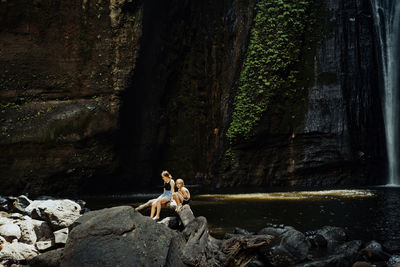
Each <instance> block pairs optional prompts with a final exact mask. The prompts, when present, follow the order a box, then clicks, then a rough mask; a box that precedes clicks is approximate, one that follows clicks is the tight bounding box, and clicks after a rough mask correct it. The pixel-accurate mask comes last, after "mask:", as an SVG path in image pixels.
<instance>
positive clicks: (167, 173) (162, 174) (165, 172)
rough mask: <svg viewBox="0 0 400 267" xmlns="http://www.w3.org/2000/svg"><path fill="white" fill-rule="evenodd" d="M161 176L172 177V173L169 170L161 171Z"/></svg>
mask: <svg viewBox="0 0 400 267" xmlns="http://www.w3.org/2000/svg"><path fill="white" fill-rule="evenodd" d="M161 176H163V177H168V178H170V179H172V175H171V174H169V172H168V171H163V172H162V173H161Z"/></svg>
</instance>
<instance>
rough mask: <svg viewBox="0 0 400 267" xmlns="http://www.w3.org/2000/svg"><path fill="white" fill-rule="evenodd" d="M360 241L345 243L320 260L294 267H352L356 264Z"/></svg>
mask: <svg viewBox="0 0 400 267" xmlns="http://www.w3.org/2000/svg"><path fill="white" fill-rule="evenodd" d="M361 244H362V242H361V241H360V240H353V241H349V242H346V243H344V244H342V245H340V246H338V247H336V248H335V249H334V250H333V251H332V252H333V254H332V255H329V256H327V257H325V258H322V259H316V260H313V261H310V262H305V263H301V264H298V265H295V266H296V267H341V266H352V264H353V263H355V262H356V260H357V256H358V251H359V249H360V248H361Z"/></svg>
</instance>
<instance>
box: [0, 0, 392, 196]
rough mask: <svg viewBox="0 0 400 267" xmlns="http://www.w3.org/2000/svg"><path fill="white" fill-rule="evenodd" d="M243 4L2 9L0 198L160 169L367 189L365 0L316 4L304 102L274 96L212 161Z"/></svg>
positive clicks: (243, 39)
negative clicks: (246, 131) (243, 134)
mask: <svg viewBox="0 0 400 267" xmlns="http://www.w3.org/2000/svg"><path fill="white" fill-rule="evenodd" d="M256 2H257V1H255V0H224V1H190V0H184V1H175V0H172V1H162V0H146V1H130V0H112V1H102V0H100V1H94V0H83V1H75V0H74V1H72V2H71V3H68V4H66V3H63V2H62V1H50V0H37V1H26V0H17V1H9V0H6V1H1V3H0V13H1V16H0V25H2V26H1V28H0V42H1V44H2V46H1V47H0V104H1V106H0V126H1V129H0V135H1V139H0V147H1V151H2V152H3V153H1V155H0V177H1V181H2V182H1V183H0V190H1V191H2V192H3V194H12V193H20V192H21V191H26V192H32V193H36V194H39V193H52V194H57V193H58V194H71V193H88V192H89V193H90V192H99V191H102V190H103V191H106V192H111V191H112V190H118V191H121V190H127V191H132V190H143V188H144V187H152V188H154V187H155V185H159V184H160V183H161V180H160V177H159V173H160V172H161V171H162V170H163V169H168V170H169V171H170V172H171V173H172V174H173V176H174V177H175V178H178V177H181V178H184V179H185V182H186V183H187V184H213V185H217V186H220V185H221V186H235V185H307V186H308V185H337V184H370V183H378V182H380V181H379V180H377V179H376V177H378V176H379V175H380V174H383V173H384V170H385V164H384V162H385V149H384V147H385V145H384V144H385V142H384V134H383V127H382V126H383V125H382V124H383V119H382V116H381V110H380V96H379V92H378V81H377V75H373V74H374V73H376V70H377V67H376V65H377V63H376V56H375V48H374V45H375V44H374V42H373V39H374V38H373V35H374V33H373V25H372V23H373V22H372V17H371V8H370V6H369V1H367V0H351V1H344V0H340V1H331V0H325V1H323V3H324V4H323V6H324V7H323V8H321V10H320V11H321V12H320V18H318V19H321V24H323V25H324V27H323V28H324V29H326V30H325V31H324V32H321V33H320V34H319V35H318V38H316V39H315V40H314V39H313V43H312V44H310V46H307V47H303V48H302V49H304V53H303V54H302V56H303V58H304V66H303V67H304V69H305V72H304V77H303V79H304V80H306V84H308V86H307V87H306V91H305V94H304V99H305V100H304V101H303V100H302V101H301V103H302V104H301V106H298V107H297V106H295V107H294V108H293V110H294V111H293V110H292V108H291V112H287V108H286V107H291V103H290V102H285V103H283V102H282V99H281V98H280V97H279V96H278V97H276V98H275V99H273V105H272V106H271V107H270V108H269V109H268V110H267V111H266V112H265V113H264V114H263V116H262V118H261V120H260V123H259V124H258V126H257V127H256V128H255V129H254V131H253V137H252V138H251V139H249V140H247V141H244V142H241V143H238V144H236V145H235V146H234V147H233V148H232V149H233V151H234V152H235V158H234V160H232V159H227V158H226V157H225V156H226V150H227V149H228V148H229V144H227V142H226V131H227V129H228V128H229V124H230V121H231V113H232V105H233V99H234V97H235V94H236V91H237V86H238V79H239V77H240V73H241V71H242V69H243V67H244V66H243V62H244V58H245V56H246V51H247V46H248V42H249V36H250V34H249V33H250V30H251V28H252V25H253V18H254V7H255V5H256ZM316 3H318V4H319V5H321V3H322V2H316ZM308 37H310V38H315V36H314V35H313V36H307V35H305V36H304V38H305V40H306V41H307V40H308V39H307V38H308ZM306 43H307V42H306ZM307 49H309V50H310V51H308V50H307ZM292 106H293V105H292ZM292 111H293V112H295V113H296V114H293V112H292ZM293 115H295V119H293ZM379 177H383V175H380V176H379Z"/></svg>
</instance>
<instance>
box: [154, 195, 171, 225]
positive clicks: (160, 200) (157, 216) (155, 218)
mask: <svg viewBox="0 0 400 267" xmlns="http://www.w3.org/2000/svg"><path fill="white" fill-rule="evenodd" d="M168 201H169V199H168V198H166V197H163V198H162V199H159V200H158V201H157V203H156V205H157V206H156V208H157V213H156V216H155V217H154V218H153V219H154V220H158V219H160V212H161V205H162V204H164V203H167V202H168Z"/></svg>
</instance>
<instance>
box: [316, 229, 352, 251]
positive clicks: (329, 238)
mask: <svg viewBox="0 0 400 267" xmlns="http://www.w3.org/2000/svg"><path fill="white" fill-rule="evenodd" d="M316 234H317V235H319V236H322V237H323V238H324V239H325V240H326V242H327V247H328V249H329V250H332V249H334V248H335V247H337V246H338V245H341V244H343V243H345V242H346V241H347V235H346V232H345V231H344V230H343V228H340V227H335V226H324V227H322V228H321V229H318V230H317V231H316Z"/></svg>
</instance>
